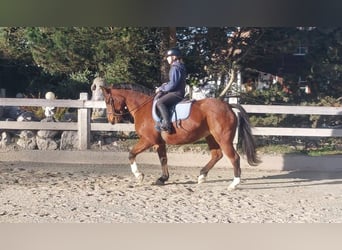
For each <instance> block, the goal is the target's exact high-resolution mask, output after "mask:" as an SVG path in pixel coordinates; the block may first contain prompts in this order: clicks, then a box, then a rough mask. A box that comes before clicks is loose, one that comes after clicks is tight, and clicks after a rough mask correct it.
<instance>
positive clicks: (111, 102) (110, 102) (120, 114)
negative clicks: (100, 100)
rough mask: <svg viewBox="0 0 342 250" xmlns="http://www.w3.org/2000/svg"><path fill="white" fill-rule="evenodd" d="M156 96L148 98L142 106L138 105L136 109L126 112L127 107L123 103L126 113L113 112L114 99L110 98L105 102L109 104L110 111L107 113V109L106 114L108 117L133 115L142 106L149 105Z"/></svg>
mask: <svg viewBox="0 0 342 250" xmlns="http://www.w3.org/2000/svg"><path fill="white" fill-rule="evenodd" d="M155 96H156V94H153V95H152V96H150V98H148V99H147V100H146V101H144V102H143V103H142V104H140V105H138V106H137V107H135V108H133V109H131V110H128V107H127V105H126V103H125V107H124V109H127V111H126V112H123V111H122V110H115V107H114V98H113V97H112V96H110V97H109V98H108V99H109V100H108V102H107V101H106V103H107V104H110V106H111V110H110V111H109V110H108V109H107V111H106V112H107V114H108V115H114V116H125V115H128V114H131V115H133V112H134V113H135V112H137V111H138V110H139V109H141V108H142V107H143V106H145V105H146V104H147V103H149V102H150V101H151V100H153V99H154V97H155Z"/></svg>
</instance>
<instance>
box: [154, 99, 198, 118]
mask: <svg viewBox="0 0 342 250" xmlns="http://www.w3.org/2000/svg"><path fill="white" fill-rule="evenodd" d="M193 102H194V100H185V99H184V100H182V101H180V102H179V103H177V104H176V105H174V106H172V107H170V109H169V114H170V116H171V122H179V121H181V120H186V119H187V118H188V117H189V116H190V110H191V105H192V103H193ZM156 103H157V99H154V100H153V105H152V117H153V120H154V121H155V122H161V117H160V115H159V112H157V108H156Z"/></svg>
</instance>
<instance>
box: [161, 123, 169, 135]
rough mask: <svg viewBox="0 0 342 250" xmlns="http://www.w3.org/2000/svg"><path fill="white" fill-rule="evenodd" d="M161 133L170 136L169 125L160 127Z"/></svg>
mask: <svg viewBox="0 0 342 250" xmlns="http://www.w3.org/2000/svg"><path fill="white" fill-rule="evenodd" d="M160 129H161V131H164V132H167V133H168V134H172V127H171V124H169V125H162V126H160Z"/></svg>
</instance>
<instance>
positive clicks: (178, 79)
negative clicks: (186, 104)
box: [160, 61, 186, 97]
mask: <svg viewBox="0 0 342 250" xmlns="http://www.w3.org/2000/svg"><path fill="white" fill-rule="evenodd" d="M169 79H170V80H169V82H166V83H164V84H163V85H162V86H160V90H161V91H162V92H174V93H175V94H177V95H179V96H180V97H184V95H185V82H186V69H185V66H184V64H183V63H181V62H179V61H175V62H173V63H172V65H171V68H170V71H169Z"/></svg>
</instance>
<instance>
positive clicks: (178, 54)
mask: <svg viewBox="0 0 342 250" xmlns="http://www.w3.org/2000/svg"><path fill="white" fill-rule="evenodd" d="M168 56H175V57H177V58H181V57H182V53H181V52H180V50H179V49H178V48H171V49H169V50H168V51H167V52H166V55H165V57H168Z"/></svg>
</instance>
